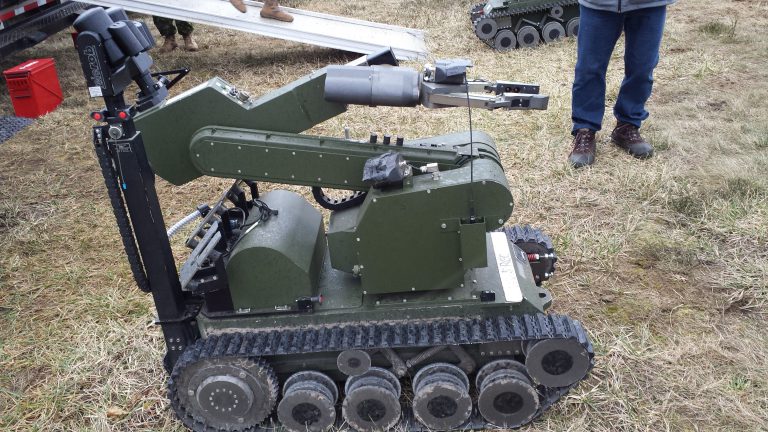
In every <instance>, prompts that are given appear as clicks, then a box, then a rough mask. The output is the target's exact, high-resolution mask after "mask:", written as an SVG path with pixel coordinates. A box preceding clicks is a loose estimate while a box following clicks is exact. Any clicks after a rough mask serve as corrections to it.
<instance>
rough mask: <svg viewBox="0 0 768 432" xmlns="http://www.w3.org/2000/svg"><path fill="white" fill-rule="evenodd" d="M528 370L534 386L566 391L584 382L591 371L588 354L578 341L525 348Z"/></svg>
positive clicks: (556, 341)
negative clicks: (567, 388)
mask: <svg viewBox="0 0 768 432" xmlns="http://www.w3.org/2000/svg"><path fill="white" fill-rule="evenodd" d="M525 356H526V357H525V366H526V368H527V369H528V374H529V375H530V376H531V378H533V380H534V381H535V382H537V383H538V384H541V385H545V386H547V387H566V386H570V385H571V384H574V383H576V382H577V381H580V380H581V379H583V378H584V377H585V376H586V375H587V372H589V368H590V360H589V353H588V352H587V350H586V349H585V348H584V346H583V345H581V344H580V343H579V342H578V341H577V340H576V339H546V340H543V341H538V342H530V343H528V344H527V345H526V347H525Z"/></svg>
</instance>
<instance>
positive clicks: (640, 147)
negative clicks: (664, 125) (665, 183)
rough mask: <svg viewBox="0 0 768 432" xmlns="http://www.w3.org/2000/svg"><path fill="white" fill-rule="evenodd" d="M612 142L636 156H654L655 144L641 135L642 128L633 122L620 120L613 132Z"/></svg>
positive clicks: (645, 157) (640, 157)
mask: <svg viewBox="0 0 768 432" xmlns="http://www.w3.org/2000/svg"><path fill="white" fill-rule="evenodd" d="M611 142H613V143H614V144H616V145H617V146H619V147H621V148H623V149H624V150H626V151H627V153H629V154H631V155H632V156H634V157H636V158H639V159H647V158H649V157H651V156H653V146H652V145H651V143H649V142H648V141H646V140H645V139H644V138H643V137H642V136H641V135H640V130H639V129H638V128H637V126H635V125H633V124H630V123H624V122H618V123H617V124H616V128H614V129H613V132H612V133H611Z"/></svg>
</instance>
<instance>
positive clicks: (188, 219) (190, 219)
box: [167, 209, 204, 239]
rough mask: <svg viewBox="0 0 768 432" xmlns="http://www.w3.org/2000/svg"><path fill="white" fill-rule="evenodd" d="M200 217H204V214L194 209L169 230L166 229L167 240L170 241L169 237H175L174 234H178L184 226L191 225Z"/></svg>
mask: <svg viewBox="0 0 768 432" xmlns="http://www.w3.org/2000/svg"><path fill="white" fill-rule="evenodd" d="M202 216H204V214H203V212H202V211H200V209H196V210H195V211H193V212H192V213H190V214H188V215H186V216H184V218H183V219H181V220H180V221H178V222H176V223H175V224H173V225H171V227H170V228H168V232H167V234H168V238H169V239H170V238H171V237H173V236H174V235H176V233H177V232H179V230H181V229H182V228H184V227H185V226H187V225H189V224H191V223H192V222H194V221H195V219H197V218H199V217H202Z"/></svg>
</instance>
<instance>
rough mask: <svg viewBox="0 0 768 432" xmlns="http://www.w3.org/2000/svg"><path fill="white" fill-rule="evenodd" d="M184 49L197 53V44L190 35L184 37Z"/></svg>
mask: <svg viewBox="0 0 768 432" xmlns="http://www.w3.org/2000/svg"><path fill="white" fill-rule="evenodd" d="M184 49H185V50H187V51H197V50H198V47H197V42H195V40H194V39H192V35H186V36H184Z"/></svg>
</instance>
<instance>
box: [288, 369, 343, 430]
mask: <svg viewBox="0 0 768 432" xmlns="http://www.w3.org/2000/svg"><path fill="white" fill-rule="evenodd" d="M338 398H339V390H338V389H337V388H336V383H334V382H333V380H332V379H331V378H329V377H328V376H327V375H325V374H322V373H320V372H315V371H307V372H297V373H295V374H293V375H291V376H290V377H289V378H288V379H287V380H286V381H285V385H284V386H283V400H281V401H280V404H278V406H277V418H278V419H279V420H280V423H282V425H283V426H284V427H285V428H286V429H287V430H289V431H291V432H321V431H324V430H326V429H328V428H329V427H331V426H333V424H334V423H335V422H336V408H335V405H336V400H337V399H338Z"/></svg>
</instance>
